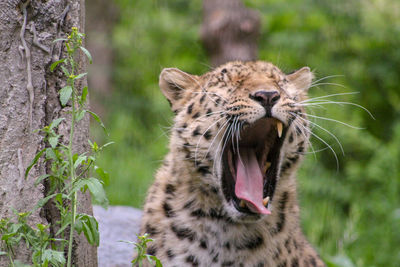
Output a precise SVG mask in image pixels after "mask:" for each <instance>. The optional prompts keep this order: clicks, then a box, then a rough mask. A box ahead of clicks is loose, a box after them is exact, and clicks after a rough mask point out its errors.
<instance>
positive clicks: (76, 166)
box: [74, 155, 87, 169]
mask: <svg viewBox="0 0 400 267" xmlns="http://www.w3.org/2000/svg"><path fill="white" fill-rule="evenodd" d="M86 159H87V156H85V155H80V156H79V157H78V158H77V159H76V160H75V163H74V168H75V169H76V168H78V166H79V165H80V164H81V163H82V161H86Z"/></svg>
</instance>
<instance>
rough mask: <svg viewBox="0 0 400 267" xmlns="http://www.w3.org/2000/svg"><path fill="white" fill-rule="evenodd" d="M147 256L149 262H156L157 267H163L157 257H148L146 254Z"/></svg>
mask: <svg viewBox="0 0 400 267" xmlns="http://www.w3.org/2000/svg"><path fill="white" fill-rule="evenodd" d="M146 256H147V259H148V260H149V262H151V263H153V262H152V261H155V262H156V267H162V264H161V261H160V260H159V259H158V258H157V257H156V256H153V255H147V254H146Z"/></svg>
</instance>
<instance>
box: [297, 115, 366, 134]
mask: <svg viewBox="0 0 400 267" xmlns="http://www.w3.org/2000/svg"><path fill="white" fill-rule="evenodd" d="M300 114H303V115H306V116H309V117H312V118H317V119H321V120H326V121H333V122H337V123H340V124H343V125H346V126H347V127H350V128H353V129H357V130H363V129H365V128H360V127H356V126H353V125H350V124H348V123H345V122H342V121H339V120H335V119H331V118H325V117H320V116H315V115H310V114H307V113H302V112H300Z"/></svg>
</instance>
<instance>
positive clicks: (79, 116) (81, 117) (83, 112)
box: [75, 109, 86, 121]
mask: <svg viewBox="0 0 400 267" xmlns="http://www.w3.org/2000/svg"><path fill="white" fill-rule="evenodd" d="M85 114H86V110H85V109H82V110H81V111H79V112H78V113H77V114H76V117H75V119H76V121H80V120H81V119H83V117H84V116H85Z"/></svg>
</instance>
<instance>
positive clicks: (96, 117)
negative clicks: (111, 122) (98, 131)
mask: <svg viewBox="0 0 400 267" xmlns="http://www.w3.org/2000/svg"><path fill="white" fill-rule="evenodd" d="M87 112H89V113H90V115H92V117H93V119H95V120H96V121H97V122H98V123H99V124H100V126H101V127H102V128H103V130H104V132H105V133H106V134H107V135H108V132H107V129H106V126H104V124H103V122H102V121H101V119H100V117H99V116H97V114H96V113H94V112H92V111H90V110H88V111H87Z"/></svg>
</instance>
